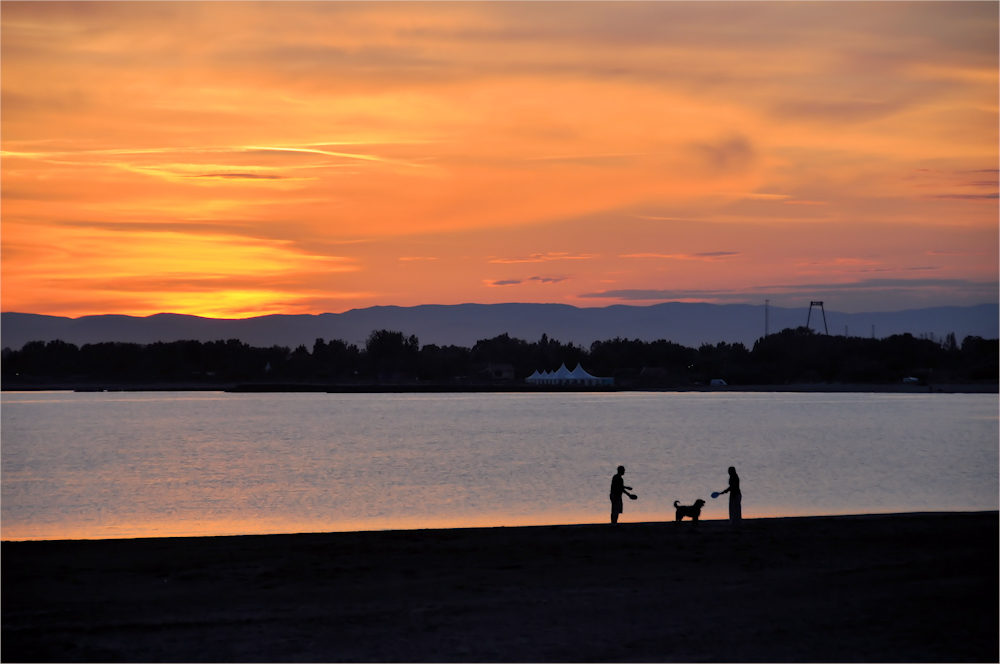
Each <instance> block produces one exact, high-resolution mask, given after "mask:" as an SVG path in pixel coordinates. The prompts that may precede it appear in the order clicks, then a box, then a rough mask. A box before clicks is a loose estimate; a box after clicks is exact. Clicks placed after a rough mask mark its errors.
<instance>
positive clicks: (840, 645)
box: [2, 512, 1000, 662]
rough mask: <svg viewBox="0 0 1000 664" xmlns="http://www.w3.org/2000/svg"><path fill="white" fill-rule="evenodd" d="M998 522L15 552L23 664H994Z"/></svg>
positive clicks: (886, 520) (912, 518)
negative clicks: (580, 663)
mask: <svg viewBox="0 0 1000 664" xmlns="http://www.w3.org/2000/svg"><path fill="white" fill-rule="evenodd" d="M997 526H998V515H997V513H996V512H988V513H962V514H944V513H940V514H904V515H876V516H857V517H813V518H789V519H758V520H750V521H746V522H745V523H744V528H743V531H742V532H741V533H738V534H737V533H733V532H731V531H730V529H729V527H728V525H727V524H726V523H725V522H719V521H709V522H704V523H702V524H701V525H700V527H698V528H697V530H695V529H693V528H692V527H691V525H690V524H689V523H687V522H685V523H683V524H682V525H681V526H680V527H677V526H676V525H675V524H673V523H642V524H627V523H626V524H623V525H621V526H620V527H618V528H617V529H612V528H611V527H610V526H606V525H602V526H597V525H587V526H553V527H530V528H484V529H463V530H418V531H396V532H365V533H332V534H309V535H270V536H252V537H216V538H188V539H144V540H104V541H53V542H4V543H3V544H2V565H3V578H2V582H3V596H2V599H3V602H2V606H3V634H2V637H3V638H2V659H3V661H4V662H17V661H38V660H46V661H132V662H142V661H179V662H184V661H192V662H197V661H273V662H281V661H317V662H321V661H339V660H348V661H390V662H391V661H473V662H474V661H515V662H516V661H536V662H542V661H664V662H667V661H723V662H737V661H771V662H780V661H799V662H813V661H865V662H918V661H963V662H964V661H984V662H996V661H998V632H1000V628H998V624H1000V623H998V620H1000V617H998V590H997V588H998V571H997V570H998V527H997Z"/></svg>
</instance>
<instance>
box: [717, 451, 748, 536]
mask: <svg viewBox="0 0 1000 664" xmlns="http://www.w3.org/2000/svg"><path fill="white" fill-rule="evenodd" d="M724 493H728V494H729V523H730V524H731V525H732V526H733V528H735V529H737V530H739V528H740V522H741V521H742V520H743V494H742V493H740V476H739V475H737V474H736V468H734V467H733V466H730V467H729V486H727V487H726V490H725V491H720V492H719V495H720V496H721V495H722V494H724Z"/></svg>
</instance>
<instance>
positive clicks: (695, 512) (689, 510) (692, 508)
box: [674, 498, 705, 523]
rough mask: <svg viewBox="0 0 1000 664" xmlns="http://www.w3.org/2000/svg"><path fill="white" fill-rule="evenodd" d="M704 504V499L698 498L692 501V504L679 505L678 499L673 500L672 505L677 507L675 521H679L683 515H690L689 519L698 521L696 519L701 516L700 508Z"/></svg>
mask: <svg viewBox="0 0 1000 664" xmlns="http://www.w3.org/2000/svg"><path fill="white" fill-rule="evenodd" d="M704 504H705V501H704V500H702V499H701V498H699V499H698V500H696V501H694V505H681V503H680V501H679V500H675V501H674V507H676V508H677V521H680V520H681V519H683V518H684V517H686V516H687V517H691V520H692V521H694V522H695V523H698V519H699V518H700V517H701V508H702V506H703V505H704Z"/></svg>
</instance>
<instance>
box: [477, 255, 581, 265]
mask: <svg viewBox="0 0 1000 664" xmlns="http://www.w3.org/2000/svg"><path fill="white" fill-rule="evenodd" d="M591 258H598V255H597V254H568V253H554V252H550V253H547V254H531V255H530V256H526V257H524V258H494V259H491V260H490V261H489V262H490V263H501V264H506V263H545V262H547V261H580V260H589V259H591Z"/></svg>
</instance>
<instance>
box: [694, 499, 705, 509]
mask: <svg viewBox="0 0 1000 664" xmlns="http://www.w3.org/2000/svg"><path fill="white" fill-rule="evenodd" d="M704 504H705V501H704V500H702V499H701V498H699V499H698V500H696V501H694V506H695V507H697V508H698V509H701V507H702V505H704Z"/></svg>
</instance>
